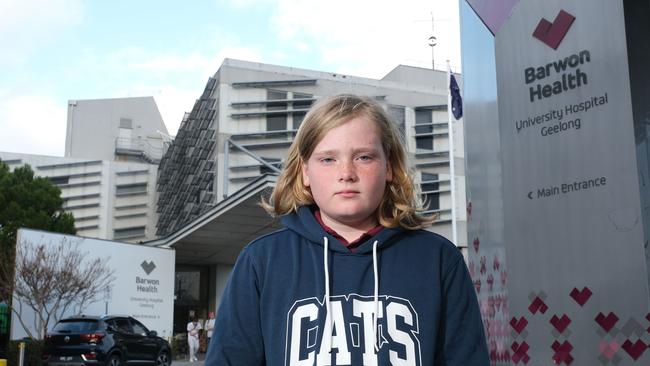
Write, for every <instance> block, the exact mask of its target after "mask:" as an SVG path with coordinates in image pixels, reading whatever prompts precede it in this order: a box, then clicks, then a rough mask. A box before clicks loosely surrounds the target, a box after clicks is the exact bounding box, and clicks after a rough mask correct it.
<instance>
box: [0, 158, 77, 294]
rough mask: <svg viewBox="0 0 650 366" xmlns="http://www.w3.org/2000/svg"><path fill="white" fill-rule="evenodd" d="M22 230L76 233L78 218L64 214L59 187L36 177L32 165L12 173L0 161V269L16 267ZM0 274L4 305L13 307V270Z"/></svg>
mask: <svg viewBox="0 0 650 366" xmlns="http://www.w3.org/2000/svg"><path fill="white" fill-rule="evenodd" d="M21 227H24V228H31V229H40V230H46V231H53V232H60V233H65V234H75V233H76V230H75V227H74V217H73V216H72V214H71V213H67V212H64V210H63V199H62V198H61V190H60V189H59V188H58V187H57V186H55V185H54V184H52V182H50V180H49V179H47V178H41V177H35V176H34V171H33V170H32V169H31V168H30V167H29V165H25V166H23V167H18V168H16V169H15V170H14V171H13V172H11V171H10V170H9V166H7V164H5V163H4V162H2V160H0V268H5V269H6V268H13V265H14V254H15V247H16V231H17V230H18V228H21ZM0 272H2V273H0V288H2V290H0V302H2V301H5V302H6V303H8V304H10V303H11V286H10V285H11V284H12V283H13V271H0ZM7 285H9V286H7Z"/></svg>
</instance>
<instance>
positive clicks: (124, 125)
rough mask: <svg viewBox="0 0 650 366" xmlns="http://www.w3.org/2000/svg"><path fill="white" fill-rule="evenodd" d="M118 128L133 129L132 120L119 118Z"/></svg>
mask: <svg viewBox="0 0 650 366" xmlns="http://www.w3.org/2000/svg"><path fill="white" fill-rule="evenodd" d="M120 128H128V129H133V120H132V119H131V118H120Z"/></svg>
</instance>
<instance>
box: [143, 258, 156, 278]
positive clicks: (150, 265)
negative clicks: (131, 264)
mask: <svg viewBox="0 0 650 366" xmlns="http://www.w3.org/2000/svg"><path fill="white" fill-rule="evenodd" d="M140 267H142V269H143V270H144V272H145V273H146V274H147V276H148V275H150V274H151V272H153V270H154V269H156V264H155V263H154V262H153V261H149V262H147V261H146V260H144V261H142V263H140Z"/></svg>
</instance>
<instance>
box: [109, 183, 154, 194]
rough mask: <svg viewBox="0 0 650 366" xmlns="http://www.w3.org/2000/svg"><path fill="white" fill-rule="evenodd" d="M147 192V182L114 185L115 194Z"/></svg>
mask: <svg viewBox="0 0 650 366" xmlns="http://www.w3.org/2000/svg"><path fill="white" fill-rule="evenodd" d="M142 193H147V183H135V184H124V185H119V186H116V187H115V195H116V196H128V195H132V194H142Z"/></svg>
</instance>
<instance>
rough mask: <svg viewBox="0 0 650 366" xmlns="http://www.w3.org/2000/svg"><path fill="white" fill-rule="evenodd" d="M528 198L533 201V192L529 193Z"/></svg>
mask: <svg viewBox="0 0 650 366" xmlns="http://www.w3.org/2000/svg"><path fill="white" fill-rule="evenodd" d="M528 198H530V199H531V200H532V199H533V191H530V192H528Z"/></svg>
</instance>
